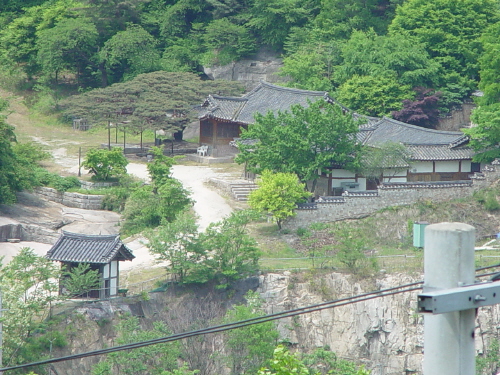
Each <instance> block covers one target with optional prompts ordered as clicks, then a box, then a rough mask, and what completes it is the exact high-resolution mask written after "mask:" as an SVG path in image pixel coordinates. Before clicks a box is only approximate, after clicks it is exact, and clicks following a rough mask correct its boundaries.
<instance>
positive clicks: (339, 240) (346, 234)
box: [334, 228, 377, 273]
mask: <svg viewBox="0 0 500 375" xmlns="http://www.w3.org/2000/svg"><path fill="white" fill-rule="evenodd" d="M334 236H335V239H336V246H335V247H336V249H337V250H338V251H337V259H338V261H339V262H340V263H342V264H343V265H344V266H345V267H346V268H347V269H348V270H349V271H350V272H352V273H360V272H371V270H374V269H375V268H376V266H377V264H376V262H375V261H376V258H371V259H368V257H367V256H366V254H365V251H367V250H368V249H369V245H370V243H369V241H368V240H367V239H366V237H365V236H363V233H361V231H360V230H357V229H350V228H338V229H337V230H336V231H335V233H334Z"/></svg>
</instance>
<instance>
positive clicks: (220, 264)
mask: <svg viewBox="0 0 500 375" xmlns="http://www.w3.org/2000/svg"><path fill="white" fill-rule="evenodd" d="M255 218H256V215H255V213H253V212H251V211H237V212H233V213H232V214H231V215H230V216H229V217H227V218H225V219H224V220H221V221H219V222H217V223H212V224H210V225H209V226H208V228H207V229H206V230H205V233H204V234H203V236H202V237H201V243H202V246H203V247H204V249H205V251H206V252H207V254H210V256H209V257H208V258H207V259H206V263H207V265H208V267H209V268H210V273H211V274H212V277H213V278H215V279H216V280H217V282H218V284H219V287H227V286H229V285H230V284H231V283H232V282H234V281H235V280H238V279H242V278H245V277H248V276H249V275H252V274H254V273H255V272H256V271H257V269H258V268H259V264H258V260H259V256H260V251H259V248H258V246H257V242H256V241H255V240H254V239H253V238H252V237H250V236H249V235H248V227H247V226H248V224H249V223H250V222H251V221H252V220H253V219H255Z"/></svg>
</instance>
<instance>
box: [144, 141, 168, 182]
mask: <svg viewBox="0 0 500 375" xmlns="http://www.w3.org/2000/svg"><path fill="white" fill-rule="evenodd" d="M151 152H152V154H153V160H152V161H150V162H149V163H148V165H147V166H146V168H147V169H148V172H149V176H150V177H151V181H152V183H153V186H154V187H155V188H158V187H160V186H161V185H163V184H164V183H165V182H167V181H168V180H169V179H170V178H172V166H173V165H174V163H175V159H174V158H170V157H168V156H165V155H164V154H163V150H162V149H161V148H159V147H153V148H152V149H151Z"/></svg>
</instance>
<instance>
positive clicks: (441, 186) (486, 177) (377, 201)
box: [283, 161, 500, 230]
mask: <svg viewBox="0 0 500 375" xmlns="http://www.w3.org/2000/svg"><path fill="white" fill-rule="evenodd" d="M499 178H500V163H499V162H497V161H495V162H493V164H492V165H491V166H485V167H484V168H483V171H482V172H481V173H476V174H475V175H474V176H473V178H472V180H468V181H453V182H427V183H426V182H415V183H383V184H382V185H380V186H379V187H378V190H375V191H365V192H344V194H343V195H342V196H341V197H320V198H319V199H317V200H316V201H315V202H314V203H308V204H303V205H299V207H298V209H297V210H296V216H295V217H293V218H290V219H288V220H287V221H286V222H284V223H283V228H286V229H290V230H295V229H297V228H300V227H307V226H308V225H310V224H312V223H318V222H333V221H338V220H345V219H355V218H361V217H365V216H368V215H371V214H373V213H375V212H376V211H378V210H381V209H383V208H386V207H391V206H401V205H409V204H414V203H417V202H418V201H433V202H442V201H447V200H450V199H454V198H466V197H469V196H471V195H472V194H473V193H474V191H476V190H480V189H484V188H486V187H488V186H490V185H491V184H493V183H494V182H495V181H497V180H498V179H499Z"/></svg>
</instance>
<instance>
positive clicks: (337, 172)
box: [332, 169, 356, 178]
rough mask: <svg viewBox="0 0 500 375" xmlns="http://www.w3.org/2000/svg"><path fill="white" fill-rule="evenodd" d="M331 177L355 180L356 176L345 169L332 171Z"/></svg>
mask: <svg viewBox="0 0 500 375" xmlns="http://www.w3.org/2000/svg"><path fill="white" fill-rule="evenodd" d="M332 177H345V178H355V177H356V174H355V173H354V172H350V171H346V170H345V169H334V170H332Z"/></svg>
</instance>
